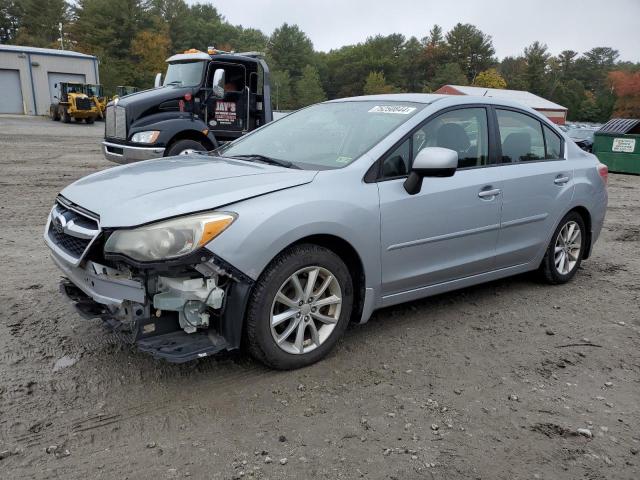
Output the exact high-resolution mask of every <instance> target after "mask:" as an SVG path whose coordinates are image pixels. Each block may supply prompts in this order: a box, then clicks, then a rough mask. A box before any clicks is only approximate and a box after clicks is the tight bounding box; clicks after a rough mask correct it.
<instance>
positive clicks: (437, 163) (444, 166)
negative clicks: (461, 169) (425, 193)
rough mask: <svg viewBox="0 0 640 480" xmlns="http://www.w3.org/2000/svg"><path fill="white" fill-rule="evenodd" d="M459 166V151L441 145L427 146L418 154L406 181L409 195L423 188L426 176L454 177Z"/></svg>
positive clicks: (405, 186)
mask: <svg viewBox="0 0 640 480" xmlns="http://www.w3.org/2000/svg"><path fill="white" fill-rule="evenodd" d="M456 168H458V153H457V152H456V151H454V150H450V149H448V148H441V147H425V148H423V149H422V150H420V152H418V155H417V156H416V159H415V160H414V161H413V166H412V167H411V173H409V176H408V177H407V179H406V180H405V182H404V189H405V190H406V191H407V193H408V194H409V195H415V194H416V193H419V192H420V190H421V189H422V179H423V178H424V177H452V176H453V174H454V173H456Z"/></svg>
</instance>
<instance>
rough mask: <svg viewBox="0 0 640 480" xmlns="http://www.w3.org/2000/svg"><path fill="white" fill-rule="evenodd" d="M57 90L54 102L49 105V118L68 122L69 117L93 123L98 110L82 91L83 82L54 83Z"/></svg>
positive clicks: (98, 114) (98, 112) (98, 113)
mask: <svg viewBox="0 0 640 480" xmlns="http://www.w3.org/2000/svg"><path fill="white" fill-rule="evenodd" d="M54 86H55V87H56V88H57V89H58V91H57V95H56V96H55V97H53V98H54V102H53V103H52V104H51V106H50V107H49V116H50V117H51V120H62V121H63V122H64V123H69V122H70V121H71V119H72V118H73V119H75V121H76V122H81V121H82V120H84V121H85V122H87V123H93V122H94V121H95V119H96V118H98V117H99V116H100V110H99V109H98V107H97V106H96V104H95V103H94V102H93V100H91V98H89V96H88V95H87V94H86V93H84V90H85V85H84V84H83V83H70V82H60V83H57V84H56V85H54Z"/></svg>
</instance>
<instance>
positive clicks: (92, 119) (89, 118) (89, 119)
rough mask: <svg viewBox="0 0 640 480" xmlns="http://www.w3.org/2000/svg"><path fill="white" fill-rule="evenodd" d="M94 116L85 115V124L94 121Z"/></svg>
mask: <svg viewBox="0 0 640 480" xmlns="http://www.w3.org/2000/svg"><path fill="white" fill-rule="evenodd" d="M95 120H96V119H95V118H93V117H87V118H85V119H84V121H85V122H87V125H91V124H92V123H93V122H95Z"/></svg>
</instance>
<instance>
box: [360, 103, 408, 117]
mask: <svg viewBox="0 0 640 480" xmlns="http://www.w3.org/2000/svg"><path fill="white" fill-rule="evenodd" d="M415 109H416V107H405V106H404V105H376V106H375V107H373V108H372V109H371V110H369V113H397V114H400V115H409V114H410V113H413V112H414V111H415Z"/></svg>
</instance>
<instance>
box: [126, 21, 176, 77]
mask: <svg viewBox="0 0 640 480" xmlns="http://www.w3.org/2000/svg"><path fill="white" fill-rule="evenodd" d="M155 23H156V27H155V28H154V29H151V30H141V31H139V32H138V33H136V36H135V37H133V41H132V42H131V55H132V59H133V60H134V61H135V62H136V63H137V65H138V68H137V69H136V81H135V83H136V84H137V85H143V86H144V85H147V86H151V85H153V77H154V76H155V74H156V73H157V72H164V70H165V68H166V64H165V60H166V59H167V57H169V55H170V47H171V39H170V37H169V31H168V27H167V24H166V23H164V22H161V21H159V19H158V21H156V22H155Z"/></svg>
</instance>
